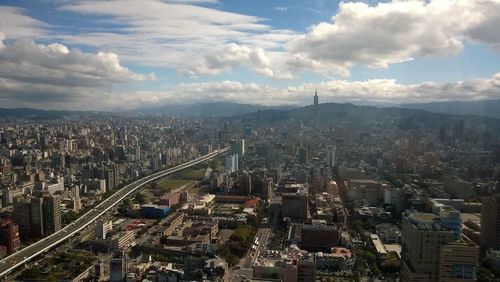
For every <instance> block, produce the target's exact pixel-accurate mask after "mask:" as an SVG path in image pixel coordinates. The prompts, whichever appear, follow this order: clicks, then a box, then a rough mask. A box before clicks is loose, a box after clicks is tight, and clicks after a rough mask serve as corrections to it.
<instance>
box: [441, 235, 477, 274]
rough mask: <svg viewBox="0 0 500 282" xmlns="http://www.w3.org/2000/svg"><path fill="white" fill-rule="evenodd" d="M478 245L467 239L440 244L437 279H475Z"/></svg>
mask: <svg viewBox="0 0 500 282" xmlns="http://www.w3.org/2000/svg"><path fill="white" fill-rule="evenodd" d="M478 261H479V246H477V245H476V244H474V243H472V242H471V241H469V240H468V239H464V240H460V241H455V242H450V243H448V244H446V245H443V246H441V249H440V252H439V281H440V282H466V281H476V279H475V278H476V277H475V275H476V269H477V264H478Z"/></svg>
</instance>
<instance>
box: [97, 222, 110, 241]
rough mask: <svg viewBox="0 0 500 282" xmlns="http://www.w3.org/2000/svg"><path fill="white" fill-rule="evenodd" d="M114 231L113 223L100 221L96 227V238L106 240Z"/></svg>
mask: <svg viewBox="0 0 500 282" xmlns="http://www.w3.org/2000/svg"><path fill="white" fill-rule="evenodd" d="M112 229H113V223H112V222H111V220H109V221H99V222H97V224H96V226H95V236H96V237H97V238H98V239H106V235H107V234H108V232H109V231H111V230H112Z"/></svg>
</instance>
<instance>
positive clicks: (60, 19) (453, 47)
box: [0, 0, 500, 110]
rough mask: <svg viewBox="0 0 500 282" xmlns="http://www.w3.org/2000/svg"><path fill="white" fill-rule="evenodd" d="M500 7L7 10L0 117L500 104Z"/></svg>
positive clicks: (159, 4) (252, 2)
mask: <svg viewBox="0 0 500 282" xmlns="http://www.w3.org/2000/svg"><path fill="white" fill-rule="evenodd" d="M498 15H500V0H466V1H465V0H425V1H423V0H422V1H418V0H393V1H373V0H372V1H368V0H366V1H361V0H357V1H334V0H309V1H304V0H288V1H284V0H275V1H268V0H143V1H132V0H120V1H77V0H52V1H51V0H37V1H35V0H32V1H27V0H2V1H0V108H1V107H3V108H13V107H33V108H42V109H67V110H112V109H117V108H118V109H134V108H143V107H156V106H161V105H166V104H189V103H198V102H202V103H206V102H218V101H229V102H237V103H245V104H258V105H271V106H278V105H307V104H311V103H312V96H313V95H314V92H315V91H316V90H317V91H318V95H319V97H320V102H341V103H343V102H352V103H361V104H370V103H391V104H402V103H427V102H435V101H456V100H460V101H474V100H488V99H500V32H498V27H500V17H499V16H498Z"/></svg>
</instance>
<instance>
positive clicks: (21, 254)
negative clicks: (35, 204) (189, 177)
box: [0, 147, 229, 278]
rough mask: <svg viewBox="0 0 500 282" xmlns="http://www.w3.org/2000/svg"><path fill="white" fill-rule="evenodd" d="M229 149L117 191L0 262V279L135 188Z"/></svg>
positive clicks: (92, 218) (102, 212)
mask: <svg viewBox="0 0 500 282" xmlns="http://www.w3.org/2000/svg"><path fill="white" fill-rule="evenodd" d="M228 148H229V147H226V148H224V149H221V150H217V151H214V152H212V153H210V154H207V155H204V156H202V157H199V158H197V159H194V160H191V161H189V162H186V163H183V164H181V165H178V166H175V167H172V168H168V169H165V170H162V171H159V172H156V173H153V174H151V175H148V176H146V177H143V178H141V179H139V180H136V181H134V182H132V183H130V184H128V185H127V186H125V187H123V188H122V189H120V190H118V191H117V192H116V193H114V194H113V195H111V196H110V197H109V198H107V199H105V200H104V201H102V202H101V203H99V204H98V205H97V206H96V207H95V208H94V209H92V210H90V211H88V212H87V213H85V214H84V215H82V216H80V217H79V218H78V219H77V220H75V221H74V222H72V223H71V224H69V225H67V226H65V227H64V228H62V229H61V230H59V231H57V232H56V233H54V234H51V235H50V236H48V237H45V238H43V239H41V240H39V241H37V242H36V243H33V244H31V245H29V246H27V247H25V248H23V249H21V250H19V251H18V252H16V253H14V254H12V255H10V256H8V257H6V258H4V259H2V260H0V278H4V276H6V275H7V274H9V273H10V272H11V271H13V270H14V269H16V268H17V267H19V266H21V265H23V264H24V263H26V262H28V261H30V260H31V259H33V258H34V257H36V256H38V255H40V254H42V253H44V252H47V251H48V250H50V249H51V248H53V247H54V246H56V245H58V244H60V243H61V242H63V241H65V240H67V239H69V238H70V237H71V236H73V235H74V234H75V233H77V232H79V231H80V230H82V229H84V228H85V227H87V226H88V225H90V224H92V223H93V222H94V221H95V220H96V219H98V218H99V217H100V216H101V215H102V214H104V213H105V212H107V211H108V210H109V209H111V208H112V207H113V206H114V205H116V204H117V203H119V202H120V201H122V200H123V199H124V198H125V197H127V196H128V195H130V194H131V193H133V192H134V191H135V190H137V188H140V187H142V186H144V185H146V184H148V183H149V182H151V181H154V180H157V179H158V178H162V177H164V176H167V175H169V174H172V173H175V172H177V171H179V170H182V169H186V168H188V167H191V166H193V165H196V164H199V163H202V162H204V161H207V160H209V159H211V158H213V157H215V156H217V155H220V154H223V153H225V152H226V151H227V150H228Z"/></svg>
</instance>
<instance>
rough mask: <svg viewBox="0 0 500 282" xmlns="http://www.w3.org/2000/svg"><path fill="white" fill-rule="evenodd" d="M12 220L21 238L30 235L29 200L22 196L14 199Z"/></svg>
mask: <svg viewBox="0 0 500 282" xmlns="http://www.w3.org/2000/svg"><path fill="white" fill-rule="evenodd" d="M12 214H13V219H14V222H15V223H16V224H17V225H18V226H19V233H20V235H21V237H23V238H29V237H31V201H30V200H29V199H26V198H23V197H17V198H15V199H14V212H13V213H12Z"/></svg>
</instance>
